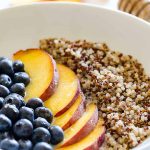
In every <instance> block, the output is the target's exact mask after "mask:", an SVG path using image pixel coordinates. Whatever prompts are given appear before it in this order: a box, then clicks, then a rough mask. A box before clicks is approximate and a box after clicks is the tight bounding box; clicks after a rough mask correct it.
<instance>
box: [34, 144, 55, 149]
mask: <svg viewBox="0 0 150 150" xmlns="http://www.w3.org/2000/svg"><path fill="white" fill-rule="evenodd" d="M33 150H53V148H52V146H51V145H49V144H47V143H45V142H40V143H37V144H36V145H35V146H34V148H33Z"/></svg>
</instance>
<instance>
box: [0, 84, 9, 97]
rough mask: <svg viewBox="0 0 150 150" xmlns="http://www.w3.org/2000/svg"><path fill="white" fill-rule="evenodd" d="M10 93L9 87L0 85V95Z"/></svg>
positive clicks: (4, 95)
mask: <svg viewBox="0 0 150 150" xmlns="http://www.w3.org/2000/svg"><path fill="white" fill-rule="evenodd" d="M9 93H10V91H9V89H8V88H7V87H5V86H3V85H0V97H6V96H8V95H9Z"/></svg>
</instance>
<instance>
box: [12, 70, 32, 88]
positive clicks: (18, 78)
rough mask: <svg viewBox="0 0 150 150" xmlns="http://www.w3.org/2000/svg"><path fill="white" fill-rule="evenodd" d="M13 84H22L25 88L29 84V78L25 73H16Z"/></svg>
mask: <svg viewBox="0 0 150 150" xmlns="http://www.w3.org/2000/svg"><path fill="white" fill-rule="evenodd" d="M14 82H15V83H24V85H25V86H27V85H28V84H29V83H30V77H29V75H28V74H27V73H25V72H17V73H15V74H14Z"/></svg>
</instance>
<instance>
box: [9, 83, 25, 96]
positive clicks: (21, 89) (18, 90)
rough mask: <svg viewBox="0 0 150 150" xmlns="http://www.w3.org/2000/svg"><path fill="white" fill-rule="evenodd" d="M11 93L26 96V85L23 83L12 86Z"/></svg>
mask: <svg viewBox="0 0 150 150" xmlns="http://www.w3.org/2000/svg"><path fill="white" fill-rule="evenodd" d="M10 91H11V92H12V93H17V94H19V95H21V96H22V97H24V96H25V85H24V84H23V83H15V84H13V85H12V86H11V88H10Z"/></svg>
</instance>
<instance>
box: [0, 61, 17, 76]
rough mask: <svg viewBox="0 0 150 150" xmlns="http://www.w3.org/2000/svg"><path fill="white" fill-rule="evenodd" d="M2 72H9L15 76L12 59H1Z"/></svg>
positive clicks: (0, 68)
mask: <svg viewBox="0 0 150 150" xmlns="http://www.w3.org/2000/svg"><path fill="white" fill-rule="evenodd" d="M0 72H1V73H2V74H7V75H10V76H13V74H14V70H13V65H12V61H11V60H9V59H3V60H1V61H0Z"/></svg>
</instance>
